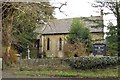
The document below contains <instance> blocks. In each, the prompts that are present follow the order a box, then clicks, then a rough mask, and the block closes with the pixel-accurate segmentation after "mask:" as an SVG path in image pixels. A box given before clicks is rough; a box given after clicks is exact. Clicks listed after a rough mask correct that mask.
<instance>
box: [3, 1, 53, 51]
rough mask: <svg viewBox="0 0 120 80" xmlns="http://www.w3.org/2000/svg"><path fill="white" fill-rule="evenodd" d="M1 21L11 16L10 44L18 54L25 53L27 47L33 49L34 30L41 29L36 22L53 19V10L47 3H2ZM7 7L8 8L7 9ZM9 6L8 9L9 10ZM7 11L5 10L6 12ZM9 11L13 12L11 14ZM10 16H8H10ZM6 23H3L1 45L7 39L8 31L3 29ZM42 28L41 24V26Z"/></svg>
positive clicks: (35, 35) (35, 34)
mask: <svg viewBox="0 0 120 80" xmlns="http://www.w3.org/2000/svg"><path fill="white" fill-rule="evenodd" d="M3 6H4V7H3V11H4V10H5V12H4V13H3V14H2V15H3V21H4V20H5V19H7V18H6V17H7V16H9V15H10V13H11V15H13V16H14V17H13V20H12V21H11V23H10V24H12V25H11V32H10V33H11V35H10V38H11V42H12V43H11V44H12V46H13V47H15V49H17V50H18V51H19V52H22V53H26V50H27V45H29V46H31V47H33V46H34V45H33V44H34V43H35V41H36V37H37V35H38V33H36V32H35V31H34V30H35V29H36V28H37V27H41V25H40V24H39V22H38V21H40V20H44V21H47V20H49V19H52V18H54V17H53V12H54V8H52V6H51V5H50V3H49V2H41V3H14V2H13V3H7V2H6V3H3ZM7 6H8V7H7ZM9 6H11V7H10V9H9ZM6 9H7V10H6ZM11 10H14V12H12V11H11ZM11 15H10V16H11ZM7 22H8V21H4V22H3V43H6V42H7V41H8V40H9V39H7V38H6V36H5V35H6V32H7V30H8V29H6V27H4V25H5V24H7ZM42 26H43V24H42Z"/></svg>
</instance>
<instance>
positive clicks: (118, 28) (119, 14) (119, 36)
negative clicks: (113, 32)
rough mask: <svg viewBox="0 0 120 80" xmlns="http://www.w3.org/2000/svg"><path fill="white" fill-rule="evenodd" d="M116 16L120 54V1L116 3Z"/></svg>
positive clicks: (119, 50)
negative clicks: (119, 3)
mask: <svg viewBox="0 0 120 80" xmlns="http://www.w3.org/2000/svg"><path fill="white" fill-rule="evenodd" d="M116 16H117V36H118V39H117V40H118V56H120V12H119V5H118V3H116Z"/></svg>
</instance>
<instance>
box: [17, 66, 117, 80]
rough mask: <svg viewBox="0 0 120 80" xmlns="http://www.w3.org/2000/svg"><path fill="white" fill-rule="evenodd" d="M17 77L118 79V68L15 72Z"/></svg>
mask: <svg viewBox="0 0 120 80" xmlns="http://www.w3.org/2000/svg"><path fill="white" fill-rule="evenodd" d="M16 74H19V75H33V74H34V75H38V74H39V75H48V76H51V75H52V76H58V77H100V78H104V77H105V78H106V77H118V68H117V67H114V68H107V69H92V70H73V69H71V70H38V71H17V72H16Z"/></svg>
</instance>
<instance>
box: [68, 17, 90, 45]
mask: <svg viewBox="0 0 120 80" xmlns="http://www.w3.org/2000/svg"><path fill="white" fill-rule="evenodd" d="M89 34H90V32H89V29H88V28H86V26H85V24H84V23H83V22H82V21H81V20H80V19H73V23H72V25H71V29H70V34H69V35H68V37H67V40H68V42H70V43H75V42H76V41H79V42H82V43H85V44H87V43H88V42H89V40H90V35H89Z"/></svg>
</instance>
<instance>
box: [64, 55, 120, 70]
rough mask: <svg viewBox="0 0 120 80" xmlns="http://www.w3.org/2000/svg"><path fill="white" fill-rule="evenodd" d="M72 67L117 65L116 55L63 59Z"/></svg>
mask: <svg viewBox="0 0 120 80" xmlns="http://www.w3.org/2000/svg"><path fill="white" fill-rule="evenodd" d="M65 61H66V63H68V64H69V65H70V66H71V67H72V68H75V69H95V68H96V69H99V68H107V67H111V66H116V65H119V64H118V62H119V61H120V58H119V60H118V57H108V56H105V57H79V58H71V59H70V58H69V59H65Z"/></svg>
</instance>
